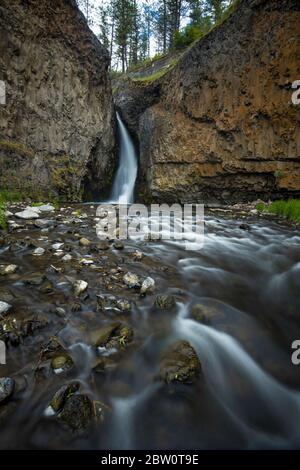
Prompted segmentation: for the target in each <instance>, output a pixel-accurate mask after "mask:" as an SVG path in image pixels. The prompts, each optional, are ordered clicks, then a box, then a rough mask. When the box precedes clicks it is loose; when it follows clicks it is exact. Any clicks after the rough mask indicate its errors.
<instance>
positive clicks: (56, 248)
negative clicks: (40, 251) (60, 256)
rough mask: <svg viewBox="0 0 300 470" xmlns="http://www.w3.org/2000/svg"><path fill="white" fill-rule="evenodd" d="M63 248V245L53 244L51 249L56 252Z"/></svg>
mask: <svg viewBox="0 0 300 470" xmlns="http://www.w3.org/2000/svg"><path fill="white" fill-rule="evenodd" d="M63 246H64V244H63V243H53V245H52V249H53V250H55V251H57V250H60V249H61V248H62V247H63Z"/></svg>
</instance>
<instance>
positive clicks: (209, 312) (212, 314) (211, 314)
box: [191, 304, 224, 325]
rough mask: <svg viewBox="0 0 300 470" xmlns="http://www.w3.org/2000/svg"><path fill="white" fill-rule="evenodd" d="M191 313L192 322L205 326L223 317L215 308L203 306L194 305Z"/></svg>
mask: <svg viewBox="0 0 300 470" xmlns="http://www.w3.org/2000/svg"><path fill="white" fill-rule="evenodd" d="M191 313H192V317H193V318H194V320H196V321H198V322H200V323H204V324H205V325H209V324H210V323H211V322H212V321H213V320H215V319H219V318H222V317H224V314H223V313H222V312H220V311H218V310H217V309H216V308H214V307H210V306H207V305H203V304H195V305H194V306H193V307H192V312H191Z"/></svg>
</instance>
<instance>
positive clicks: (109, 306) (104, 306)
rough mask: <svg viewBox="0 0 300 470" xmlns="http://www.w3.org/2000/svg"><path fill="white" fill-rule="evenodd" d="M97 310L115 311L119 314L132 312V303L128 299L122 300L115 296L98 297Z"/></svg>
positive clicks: (103, 295)
mask: <svg viewBox="0 0 300 470" xmlns="http://www.w3.org/2000/svg"><path fill="white" fill-rule="evenodd" d="M97 310H100V311H103V312H104V311H105V310H115V311H117V312H130V310H131V303H130V302H129V300H127V299H120V298H117V297H115V296H113V295H107V294H101V295H97Z"/></svg>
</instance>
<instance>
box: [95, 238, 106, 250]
mask: <svg viewBox="0 0 300 470" xmlns="http://www.w3.org/2000/svg"><path fill="white" fill-rule="evenodd" d="M97 247H98V249H99V250H101V251H105V250H108V249H109V243H108V242H107V241H106V240H100V241H99V242H98V245H97Z"/></svg>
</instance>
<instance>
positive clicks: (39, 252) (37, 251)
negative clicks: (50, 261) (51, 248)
mask: <svg viewBox="0 0 300 470" xmlns="http://www.w3.org/2000/svg"><path fill="white" fill-rule="evenodd" d="M44 253H45V249H44V248H41V247H39V248H36V249H35V250H34V252H33V254H34V256H42V255H43V254H44Z"/></svg>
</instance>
